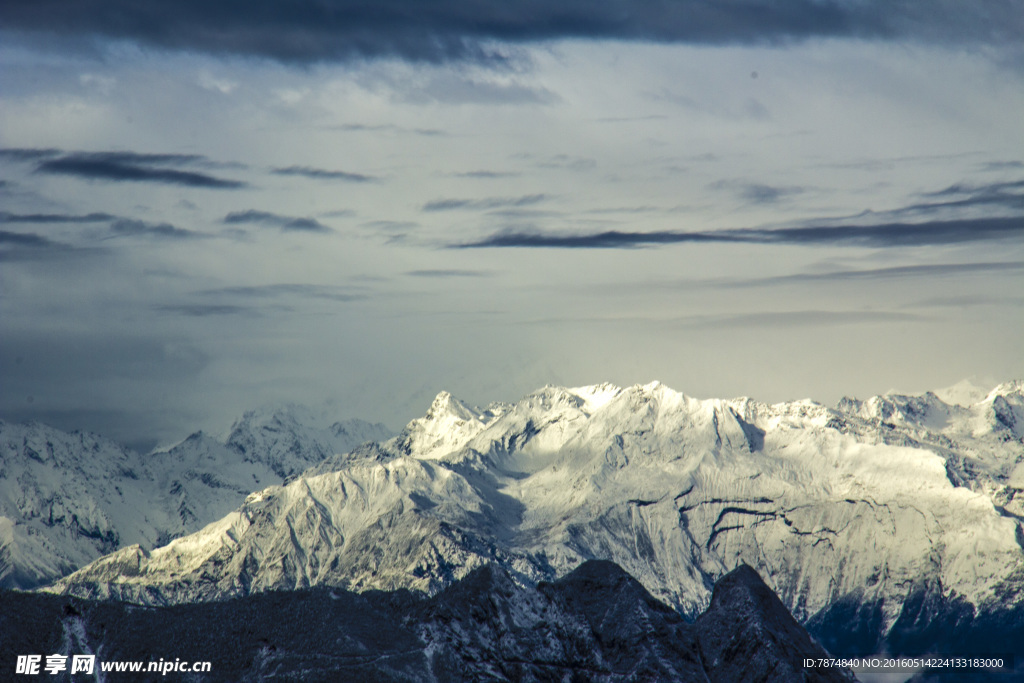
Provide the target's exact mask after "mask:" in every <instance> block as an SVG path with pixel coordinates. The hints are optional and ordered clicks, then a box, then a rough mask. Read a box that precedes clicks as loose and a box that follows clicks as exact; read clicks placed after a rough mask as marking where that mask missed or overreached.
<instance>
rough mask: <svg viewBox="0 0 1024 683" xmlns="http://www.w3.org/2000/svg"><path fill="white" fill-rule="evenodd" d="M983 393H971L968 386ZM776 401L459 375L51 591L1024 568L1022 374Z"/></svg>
mask: <svg viewBox="0 0 1024 683" xmlns="http://www.w3.org/2000/svg"><path fill="white" fill-rule="evenodd" d="M955 393H958V394H959V395H961V396H963V395H967V394H969V393H970V392H966V393H965V392H963V391H959V392H955ZM946 396H947V399H949V400H950V401H951V402H946V401H944V400H942V399H941V398H939V396H938V395H936V394H933V393H926V394H923V395H919V396H903V395H897V394H888V395H885V396H879V397H874V398H871V399H868V400H865V401H858V400H854V399H844V400H843V401H841V402H840V403H839V404H838V406H837V407H836V408H828V407H825V406H823V405H820V404H817V403H814V402H812V401H797V402H792V403H780V404H776V405H766V404H763V403H759V402H757V401H754V400H751V399H747V398H741V399H734V400H718V399H712V400H698V399H695V398H691V397H688V396H685V395H683V394H681V393H678V392H676V391H673V390H671V389H669V388H668V387H665V386H663V385H661V384H659V383H652V384H648V385H643V386H639V385H638V386H633V387H628V388H619V387H615V386H611V385H607V384H605V385H597V386H588V387H580V388H569V389H567V388H557V387H546V388H544V389H541V390H540V391H537V392H535V393H533V394H530V395H529V396H527V397H525V398H524V399H522V400H521V401H519V402H518V403H515V404H492V405H490V406H488V407H486V408H484V409H477V408H472V407H470V406H467V405H466V404H464V403H462V402H460V401H458V400H457V399H455V398H454V397H452V396H451V395H449V394H447V393H441V394H439V395H438V396H437V398H436V399H435V400H434V402H433V404H432V405H431V407H430V409H429V411H428V412H427V414H426V415H425V416H424V417H423V418H420V419H417V420H413V421H412V422H411V423H409V425H408V426H407V427H406V428H405V429H404V430H403V431H402V432H401V433H400V434H399V435H398V436H396V437H394V438H393V439H391V440H389V441H385V442H382V443H377V444H370V445H364V446H362V447H360V448H358V449H356V450H355V451H354V452H352V453H349V454H344V455H341V454H339V455H333V456H331V457H328V458H326V459H325V460H323V461H322V462H320V463H319V464H317V465H315V466H313V467H311V468H310V469H309V470H307V471H306V472H305V473H304V474H303V475H302V476H300V477H298V478H296V479H295V480H293V481H291V482H290V483H288V484H286V485H276V486H270V487H268V488H264V489H262V490H261V491H259V492H257V493H253V494H251V495H250V496H249V497H248V498H246V500H245V502H244V504H242V505H241V506H240V507H239V508H237V509H236V510H234V511H233V512H231V513H229V514H227V515H226V516H224V517H223V518H221V519H220V520H218V521H216V522H214V523H212V524H210V525H209V526H207V527H205V528H204V529H202V530H201V531H199V532H197V533H194V534H191V535H189V536H185V537H182V538H178V539H176V540H174V541H172V542H171V543H169V544H167V545H165V546H163V547H160V548H156V549H152V550H150V549H147V548H145V547H139V546H131V547H126V548H123V549H121V550H119V551H117V552H115V553H113V554H111V555H109V556H107V557H104V558H102V559H100V560H98V561H96V562H93V563H92V564H90V565H88V566H86V567H84V568H82V569H81V570H79V571H77V572H75V573H74V574H72V575H70V576H68V577H66V578H65V579H63V580H61V581H60V582H58V583H57V584H55V585H54V586H53V587H51V588H50V589H48V590H52V591H56V592H68V593H73V594H77V595H82V596H88V597H117V598H124V599H128V600H131V601H139V602H148V603H173V602H193V601H201V600H207V599H214V598H223V597H227V596H233V595H243V594H247V593H251V592H256V591H262V590H267V589H294V588H301V587H307V586H314V585H330V586H338V587H342V588H346V589H350V590H357V591H358V590H366V589H371V588H379V589H394V588H401V587H405V588H412V589H418V590H423V591H427V592H431V593H433V592H436V591H438V590H441V589H442V588H444V587H445V586H447V585H450V584H451V583H452V582H454V581H456V580H458V579H460V578H463V577H465V576H466V575H467V574H468V573H469V572H470V571H472V570H473V569H474V568H476V567H479V566H482V565H484V564H486V563H496V564H499V565H501V566H502V567H504V568H505V569H506V571H508V573H509V574H510V575H511V576H512V577H513V578H514V579H515V580H517V581H519V582H521V583H523V584H532V583H534V582H537V581H540V580H552V579H556V578H557V577H560V576H563V575H565V574H567V573H569V572H570V571H572V570H573V569H574V568H576V567H578V566H580V565H581V564H582V563H583V562H584V561H585V560H589V559H607V560H611V561H614V562H615V563H617V564H619V565H620V566H621V567H622V568H623V569H625V570H626V571H627V572H629V573H630V574H631V575H633V576H635V577H636V578H637V579H638V580H639V581H640V582H641V583H642V584H643V585H644V586H645V587H646V588H647V589H648V590H650V591H651V592H652V593H653V594H654V595H655V596H656V597H658V598H659V599H661V600H663V601H665V602H667V603H668V604H670V605H672V606H673V607H675V608H676V609H677V610H678V611H680V612H681V613H683V614H686V615H690V616H694V615H696V614H698V613H700V612H701V611H702V610H703V609H704V608H706V607H707V605H708V602H709V600H710V596H711V588H712V586H713V584H714V581H715V580H716V579H718V578H719V577H721V576H723V575H724V574H726V573H727V572H728V571H730V570H731V569H733V568H735V567H737V566H738V565H740V564H741V563H746V564H749V565H751V566H752V567H754V568H755V569H757V570H758V572H759V573H760V574H761V575H762V576H763V577H764V578H765V580H766V582H767V583H768V584H769V585H770V586H771V587H772V588H773V589H774V590H775V591H776V592H777V593H778V594H779V596H780V597H781V598H782V600H783V602H784V603H785V604H786V605H787V607H788V608H789V609H790V610H791V611H792V612H793V613H794V615H795V616H796V617H797V618H798V619H799V620H801V621H807V620H810V619H812V618H813V617H815V615H821V614H823V613H824V612H825V611H826V610H827V609H829V608H830V607H831V606H834V605H836V604H839V603H844V604H850V603H852V604H854V605H872V606H876V607H877V609H878V610H880V612H879V616H878V623H877V628H878V629H879V630H880V632H881V633H885V632H886V631H888V630H889V629H890V628H891V627H892V625H893V624H894V623H895V622H896V621H897V620H898V619H899V618H900V615H901V613H902V611H903V608H904V603H905V601H906V600H907V598H908V596H910V595H912V594H914V595H916V594H919V593H920V591H922V590H923V591H926V592H931V593H934V594H936V595H938V596H939V597H940V598H943V599H946V598H948V599H956V600H958V601H960V602H961V603H964V604H968V605H970V606H971V608H973V609H974V610H975V612H976V613H978V614H983V613H988V612H992V611H994V610H1009V609H1014V608H1016V607H1018V606H1019V603H1020V602H1021V599H1022V597H1021V589H1022V588H1024V551H1022V544H1024V530H1022V521H1024V496H1022V495H1021V494H1022V490H1024V464H1022V463H1024V383H1022V382H1010V383H1006V384H1002V385H1000V386H998V387H996V388H994V389H992V390H991V391H989V392H985V393H984V395H983V396H981V397H980V399H979V400H974V398H978V397H976V396H975V397H973V398H972V399H971V400H972V401H973V402H970V401H965V402H969V403H970V404H969V405H960V404H958V403H955V402H952V401H953V398H952V397H951V396H950V395H949V394H946Z"/></svg>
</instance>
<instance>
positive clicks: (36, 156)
mask: <svg viewBox="0 0 1024 683" xmlns="http://www.w3.org/2000/svg"><path fill="white" fill-rule="evenodd" d="M60 154H62V152H61V150H59V149H53V148H45V149H39V148H33V147H7V148H3V149H0V160H4V161H15V162H25V161H39V160H40V159H49V158H50V157H55V156H59V155H60Z"/></svg>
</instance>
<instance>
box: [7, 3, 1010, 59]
mask: <svg viewBox="0 0 1024 683" xmlns="http://www.w3.org/2000/svg"><path fill="white" fill-rule="evenodd" d="M0 25H3V26H5V27H7V28H8V29H15V30H21V31H32V32H42V33H55V34H61V35H79V36H104V37H107V38H117V39H129V40H134V41H138V42H140V43H146V44H150V45H156V46H161V47H167V48H175V49H185V50H199V51H203V52H208V53H221V54H225V53H227V54H243V55H259V56H263V57H269V58H272V59H277V60H283V61H296V62H310V61H321V60H344V59H352V58H364V57H379V56H398V57H402V58H406V59H412V60H424V61H432V62H440V61H445V60H449V59H467V58H468V59H478V60H485V61H486V60H488V59H493V58H495V57H496V56H499V53H498V52H497V51H496V50H494V49H493V43H494V41H504V42H513V43H515V42H527V41H541V40H555V39H562V38H599V39H621V40H634V41H654V42H688V43H703V44H725V43H778V42H784V41H790V40H799V39H804V38H811V37H856V38H880V39H893V38H911V39H919V40H923V41H930V42H965V41H966V42H973V43H978V44H986V43H988V44H991V43H1008V44H1012V43H1013V42H1014V41H1017V42H1019V41H1020V40H1021V37H1022V36H1024V14H1022V13H1021V11H1020V5H1019V3H1018V2H1016V1H1015V0H977V1H975V2H971V3H958V2H939V3H935V2H923V1H921V0H895V1H894V0H862V1H860V2H845V1H843V0H748V1H747V2H736V1H735V0H719V1H718V2H713V3H710V2H706V1H705V0H675V1H670V2H665V1H664V0H597V1H588V2H581V1H579V0H570V1H569V2H558V3H545V2H537V1H536V0H511V1H509V0H504V1H499V0H486V1H484V2H474V3H467V2H462V1H461V0H440V1H439V2H429V3H425V2H421V1H420V0H379V1H378V2H373V3H365V2H356V1H355V0H322V1H316V0H296V1H294V2H283V1H278V2H269V3H260V4H257V5H252V4H248V3H239V2H237V1H235V0H219V1H215V2H206V1H205V0H175V1H173V2H172V1H171V0H142V1H141V2H140V1H138V0H13V1H11V2H5V3H2V4H0ZM499 58H500V57H499Z"/></svg>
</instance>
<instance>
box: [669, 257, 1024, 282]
mask: <svg viewBox="0 0 1024 683" xmlns="http://www.w3.org/2000/svg"><path fill="white" fill-rule="evenodd" d="M1015 272H1024V261H994V262H985V263H934V264H921V265H913V266H891V267H888V268H868V269H863V270H833V271H827V272H822V273H794V274H793V275H779V276H775V277H764V278H751V279H746V280H707V281H705V284H708V285H709V286H714V287H766V286H771V285H787V284H809V283H826V282H857V281H860V282H867V281H874V280H893V279H903V278H921V277H923V278H949V277H955V276H957V275H970V274H986V273H1015ZM688 284H693V283H688Z"/></svg>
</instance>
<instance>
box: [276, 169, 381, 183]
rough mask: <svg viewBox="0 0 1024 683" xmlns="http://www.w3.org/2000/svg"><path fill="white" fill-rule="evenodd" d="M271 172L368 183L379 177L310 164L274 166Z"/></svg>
mask: <svg viewBox="0 0 1024 683" xmlns="http://www.w3.org/2000/svg"><path fill="white" fill-rule="evenodd" d="M272 172H273V173H275V174H277V175H290V176H301V177H303V178H313V179H316V180H342V181H345V182H349V183H370V182H374V181H377V180H379V178H377V177H375V176H371V175H365V174H363V173H349V172H348V171H329V170H327V169H323V168H312V167H310V166H286V167H285V168H275V169H274V170H273V171H272Z"/></svg>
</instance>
